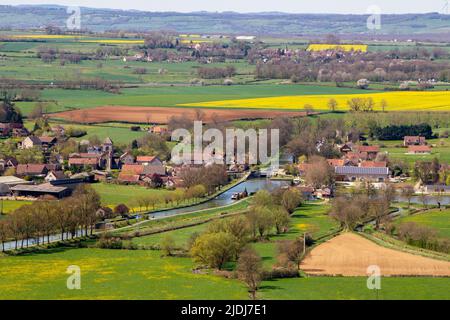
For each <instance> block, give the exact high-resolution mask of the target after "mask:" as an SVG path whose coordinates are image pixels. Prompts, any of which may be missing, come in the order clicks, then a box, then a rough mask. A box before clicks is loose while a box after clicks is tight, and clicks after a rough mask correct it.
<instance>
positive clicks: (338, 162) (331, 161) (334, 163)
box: [327, 159, 345, 167]
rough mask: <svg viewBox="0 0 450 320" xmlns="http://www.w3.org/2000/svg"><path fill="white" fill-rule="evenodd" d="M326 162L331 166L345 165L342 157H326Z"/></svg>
mask: <svg viewBox="0 0 450 320" xmlns="http://www.w3.org/2000/svg"><path fill="white" fill-rule="evenodd" d="M327 162H328V164H329V165H330V166H332V167H342V166H344V165H345V160H344V159H327Z"/></svg>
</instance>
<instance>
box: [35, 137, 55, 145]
mask: <svg viewBox="0 0 450 320" xmlns="http://www.w3.org/2000/svg"><path fill="white" fill-rule="evenodd" d="M39 140H41V142H43V143H52V142H53V141H54V140H55V137H47V136H41V137H39Z"/></svg>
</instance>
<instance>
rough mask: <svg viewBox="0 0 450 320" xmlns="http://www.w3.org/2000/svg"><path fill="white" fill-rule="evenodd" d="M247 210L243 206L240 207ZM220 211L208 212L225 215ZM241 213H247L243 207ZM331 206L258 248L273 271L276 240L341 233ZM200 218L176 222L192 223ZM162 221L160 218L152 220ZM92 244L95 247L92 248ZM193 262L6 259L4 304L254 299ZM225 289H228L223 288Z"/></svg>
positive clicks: (322, 291)
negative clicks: (74, 282)
mask: <svg viewBox="0 0 450 320" xmlns="http://www.w3.org/2000/svg"><path fill="white" fill-rule="evenodd" d="M239 208H241V205H239V204H236V205H235V208H234V209H229V210H228V211H232V210H237V209H239ZM218 210H219V209H212V210H209V211H208V210H206V211H205V212H203V213H202V215H204V216H207V214H211V215H214V214H217V213H218V212H219V211H218ZM239 210H240V209H239ZM327 210H328V207H327V206H322V205H317V204H308V205H305V206H304V207H301V208H299V209H298V210H297V211H296V213H295V215H294V218H293V225H292V228H291V231H290V232H289V233H287V234H286V235H282V236H274V237H271V240H270V242H268V243H269V244H272V245H270V246H269V245H266V243H261V244H260V243H258V244H255V247H256V248H257V250H258V251H259V252H260V254H261V255H262V257H263V260H264V266H265V267H266V268H270V267H271V266H272V265H273V263H274V262H275V255H276V249H275V245H276V241H277V240H280V239H283V238H286V239H287V238H291V239H292V238H295V237H297V236H299V235H300V234H302V232H303V231H305V230H310V231H311V232H312V233H313V236H314V237H318V236H320V235H321V234H325V233H328V232H329V231H332V230H335V227H336V225H335V223H334V222H333V221H331V220H330V219H329V218H328V216H327V215H326V212H327ZM193 216H195V213H194V214H190V215H186V217H184V218H183V217H181V216H178V217H172V218H171V219H179V220H182V219H185V218H186V219H192V217H193ZM152 222H154V221H152ZM206 227H207V224H204V225H201V226H197V227H191V228H185V229H180V230H175V231H171V232H167V233H163V234H160V235H152V236H146V237H142V238H135V239H134V240H133V241H136V242H137V243H139V244H158V243H159V242H160V241H161V239H162V236H163V235H165V234H170V235H171V236H172V237H173V238H174V239H175V241H176V244H177V245H178V244H183V243H184V242H185V241H186V240H187V239H188V238H189V237H190V235H191V234H192V233H193V232H199V231H200V232H201V231H202V230H203V229H204V228H206ZM88 245H89V246H91V245H92V243H88ZM71 265H76V266H79V267H80V270H81V290H68V289H67V287H66V281H67V277H68V276H69V274H67V273H66V271H67V268H68V267H69V266H71ZM194 268H195V265H194V264H193V262H192V260H191V259H190V258H188V257H179V256H175V257H163V256H162V255H161V252H160V251H158V250H107V249H96V248H93V247H88V248H80V249H74V248H57V249H50V250H47V251H40V252H37V253H31V254H24V255H19V256H6V255H3V256H0V278H1V279H2V281H1V282H0V299H238V300H241V299H242V300H243V299H248V294H247V291H246V288H245V286H244V285H243V284H242V283H241V282H239V281H238V280H234V279H227V278H224V277H221V276H219V275H215V274H214V273H211V272H194V271H193V269H194ZM449 285H450V279H449V278H419V277H415V278H383V279H382V282H381V290H380V291H379V292H378V293H377V292H375V291H372V290H368V289H367V286H366V278H358V277H354V278H343V277H307V278H291V279H277V280H271V281H264V282H262V284H261V288H260V291H259V292H258V298H259V299H288V300H289V299H290V300H294V299H300V300H308V299H368V300H371V299H377V298H378V299H448V286H449ZM218 288H220V290H219V289H218Z"/></svg>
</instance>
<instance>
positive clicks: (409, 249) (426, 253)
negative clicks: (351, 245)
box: [355, 232, 450, 261]
mask: <svg viewBox="0 0 450 320" xmlns="http://www.w3.org/2000/svg"><path fill="white" fill-rule="evenodd" d="M355 233H356V234H358V235H360V236H362V237H364V238H365V239H367V240H370V241H372V242H373V243H375V244H377V245H380V246H382V247H385V248H388V249H393V250H397V251H401V252H405V253H410V254H414V255H418V256H422V257H425V258H430V259H436V260H441V261H450V255H448V254H445V253H440V252H437V251H431V250H426V249H421V248H418V247H417V248H416V247H413V246H409V245H408V244H406V243H405V244H404V246H401V245H399V244H396V243H394V241H399V240H396V239H394V238H391V237H390V236H388V235H383V236H384V237H385V239H382V238H380V237H377V236H376V235H375V234H368V233H366V232H355Z"/></svg>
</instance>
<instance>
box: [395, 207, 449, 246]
mask: <svg viewBox="0 0 450 320" xmlns="http://www.w3.org/2000/svg"><path fill="white" fill-rule="evenodd" d="M402 222H414V223H417V224H419V225H423V226H427V227H430V228H433V229H435V230H436V231H437V233H438V236H440V237H444V238H449V239H450V209H444V210H439V209H433V210H427V211H424V212H420V213H417V214H414V215H411V216H406V217H402V218H400V219H398V220H397V221H396V223H402Z"/></svg>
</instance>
